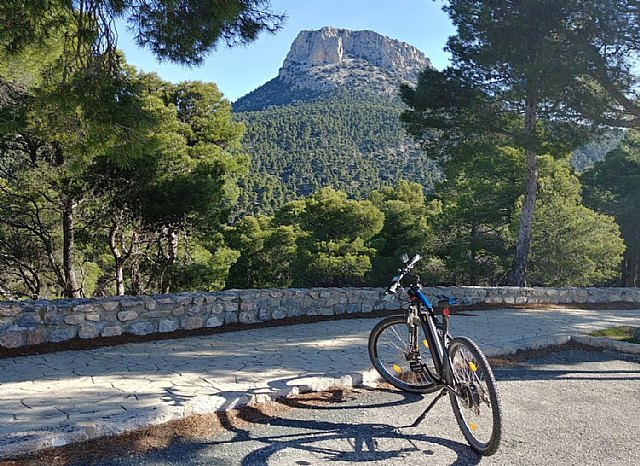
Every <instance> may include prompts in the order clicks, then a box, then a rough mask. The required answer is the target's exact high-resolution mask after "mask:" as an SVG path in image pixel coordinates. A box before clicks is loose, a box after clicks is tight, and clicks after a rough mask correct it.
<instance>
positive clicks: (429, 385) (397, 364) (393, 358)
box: [369, 315, 438, 393]
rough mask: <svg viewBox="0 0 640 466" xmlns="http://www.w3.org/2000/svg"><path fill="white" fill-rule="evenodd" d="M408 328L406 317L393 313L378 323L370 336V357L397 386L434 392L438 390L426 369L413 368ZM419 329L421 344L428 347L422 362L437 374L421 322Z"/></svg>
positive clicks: (414, 391)
mask: <svg viewBox="0 0 640 466" xmlns="http://www.w3.org/2000/svg"><path fill="white" fill-rule="evenodd" d="M409 331H410V327H409V325H408V324H407V317H406V316H402V315H397V316H391V317H387V318H385V319H383V320H381V321H380V322H378V323H377V324H376V325H375V327H373V330H371V334H370V335H369V358H370V359H371V363H372V364H373V367H375V369H376V370H377V371H378V373H379V374H380V375H381V376H382V378H383V379H384V380H386V381H387V382H389V383H390V384H391V385H393V386H394V387H396V388H399V389H400V390H403V391H405V392H412V393H432V392H434V391H435V390H437V389H438V386H437V385H436V384H435V382H434V381H433V379H432V378H431V377H429V375H428V374H427V373H426V372H424V371H422V372H417V371H414V370H412V369H411V367H410V364H409V362H410V361H409V359H410V358H409V357H408V352H409V351H410V344H409ZM417 331H418V342H419V345H420V346H422V348H423V349H424V350H425V351H422V352H421V354H420V356H421V357H422V356H424V359H421V362H422V364H426V365H427V366H428V367H429V370H431V371H432V372H433V373H435V368H434V366H433V362H432V359H431V353H430V352H429V350H428V349H427V348H426V339H425V338H424V334H423V331H422V328H421V326H420V325H418V326H417Z"/></svg>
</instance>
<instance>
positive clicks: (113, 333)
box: [100, 325, 123, 337]
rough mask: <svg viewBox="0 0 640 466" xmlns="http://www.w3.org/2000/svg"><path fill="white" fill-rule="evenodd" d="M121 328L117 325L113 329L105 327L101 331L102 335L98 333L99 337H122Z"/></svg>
mask: <svg viewBox="0 0 640 466" xmlns="http://www.w3.org/2000/svg"><path fill="white" fill-rule="evenodd" d="M122 331H123V330H122V327H120V326H119V325H116V326H114V327H105V328H103V329H102V333H100V336H102V337H117V336H120V335H122Z"/></svg>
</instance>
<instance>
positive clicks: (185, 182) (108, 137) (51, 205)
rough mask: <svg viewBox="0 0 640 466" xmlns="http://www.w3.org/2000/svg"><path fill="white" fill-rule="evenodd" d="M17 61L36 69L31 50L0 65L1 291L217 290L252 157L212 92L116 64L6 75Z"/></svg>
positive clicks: (233, 256)
mask: <svg viewBox="0 0 640 466" xmlns="http://www.w3.org/2000/svg"><path fill="white" fill-rule="evenodd" d="M51 50H52V52H51V53H60V50H59V49H56V48H52V49H51ZM38 53H40V52H38ZM20 57H23V58H24V60H25V63H26V66H32V64H33V63H34V62H33V60H32V55H31V54H29V53H28V51H25V52H23V54H22V55H21V56H13V57H10V58H7V59H6V60H5V59H3V60H2V61H0V63H1V64H2V65H1V66H0V71H2V73H3V74H2V75H0V77H1V80H0V82H2V83H3V86H4V87H3V89H5V90H7V92H6V93H4V94H2V95H3V96H5V97H7V98H5V99H3V100H2V101H0V105H2V109H3V110H4V109H5V108H6V109H11V110H10V112H4V111H3V112H2V115H3V117H2V121H0V129H1V130H2V132H1V133H0V188H1V189H0V196H1V197H2V198H3V201H4V203H3V206H2V208H1V209H2V213H3V214H6V215H2V219H1V220H0V251H2V253H1V254H0V257H2V258H3V260H1V261H0V287H1V289H0V292H2V293H3V294H5V295H7V296H33V297H40V296H48V297H51V296H60V295H65V296H77V295H88V294H92V293H97V294H105V293H110V292H111V291H110V287H111V286H112V285H111V283H115V285H116V286H115V291H116V293H118V294H122V293H124V292H129V293H142V292H167V291H172V290H173V291H175V290H178V289H194V288H200V289H202V288H204V289H219V288H222V287H223V286H224V281H225V278H226V276H227V273H228V270H229V267H230V266H231V264H232V263H233V262H234V261H235V260H237V256H238V253H237V252H235V251H232V250H230V249H229V248H227V247H226V246H225V245H224V242H223V239H222V237H221V236H220V235H219V234H218V233H216V232H217V231H218V230H219V229H220V227H221V225H222V224H223V223H225V222H226V220H227V216H228V215H229V211H230V209H231V208H232V206H233V203H234V200H235V197H236V196H237V190H236V188H235V184H236V180H237V177H238V176H239V175H240V174H241V173H242V172H243V171H244V170H245V169H246V162H247V160H246V157H245V156H244V155H242V153H241V152H240V151H241V146H240V139H241V137H242V133H243V126H242V125H241V124H239V123H235V122H233V121H231V106H230V103H229V102H228V101H226V100H225V99H223V97H222V95H221V93H220V92H219V91H218V89H217V88H216V86H215V85H213V84H203V83H184V84H178V85H173V84H169V83H164V82H162V81H160V80H159V79H158V78H157V77H155V76H153V75H139V74H137V73H135V71H134V70H132V69H130V68H128V67H126V66H124V64H123V65H122V67H121V68H120V71H119V72H118V73H117V74H116V75H114V74H109V75H104V76H103V75H100V74H96V73H79V74H73V75H70V76H68V77H67V78H66V79H64V80H62V81H61V80H60V74H61V73H63V72H64V69H62V68H60V67H58V66H57V65H55V63H56V60H55V59H49V60H42V64H41V66H33V69H32V70H31V71H30V73H31V75H32V77H29V75H28V73H27V72H26V71H23V72H22V73H16V72H14V70H16V69H17V68H18V67H19V64H18V62H19V59H20ZM36 65H37V64H36ZM27 84H28V86H29V87H26V86H27ZM21 237H22V238H23V240H22V242H23V243H24V246H20V247H18V243H17V241H18V238H21ZM109 256H110V257H111V258H110V259H108V258H109Z"/></svg>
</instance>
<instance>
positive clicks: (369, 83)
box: [233, 26, 432, 112]
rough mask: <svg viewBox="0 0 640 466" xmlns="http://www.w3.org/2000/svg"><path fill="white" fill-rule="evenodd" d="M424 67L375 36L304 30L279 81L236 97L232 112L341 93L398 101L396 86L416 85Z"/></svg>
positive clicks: (422, 59) (405, 48)
mask: <svg viewBox="0 0 640 466" xmlns="http://www.w3.org/2000/svg"><path fill="white" fill-rule="evenodd" d="M427 67H432V65H431V61H430V60H429V59H428V58H427V57H426V56H425V54H424V53H423V52H421V51H420V50H418V49H417V48H415V47H413V46H412V45H410V44H407V43H406V42H402V41H399V40H397V39H391V38H389V37H387V36H384V35H382V34H378V33H377V32H374V31H352V30H348V29H338V28H334V27H330V26H326V27H324V28H322V29H320V30H317V31H307V30H305V31H301V32H300V33H299V34H298V36H297V37H296V39H295V40H294V41H293V43H292V45H291V48H290V50H289V52H288V53H287V56H286V57H285V59H284V62H283V64H282V67H281V68H280V69H279V72H278V76H276V77H275V78H273V79H271V80H270V81H268V82H267V83H265V84H264V85H262V86H260V87H258V88H257V89H255V90H253V91H252V92H250V93H248V94H246V95H245V96H242V97H240V98H239V99H238V100H237V101H236V102H234V104H233V108H234V111H238V112H241V111H252V110H263V109H265V108H269V107H270V106H277V105H287V104H289V103H292V102H295V101H298V100H310V99H313V98H315V97H317V96H319V95H321V94H323V93H326V92H332V91H335V90H337V89H344V88H346V89H348V90H349V91H351V92H361V93H364V94H376V95H388V96H390V97H392V98H396V99H397V98H398V88H399V85H400V84H401V83H408V84H415V83H416V82H417V79H418V75H419V73H420V72H421V71H422V70H423V69H425V68H427Z"/></svg>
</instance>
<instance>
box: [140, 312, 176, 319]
mask: <svg viewBox="0 0 640 466" xmlns="http://www.w3.org/2000/svg"><path fill="white" fill-rule="evenodd" d="M169 314H170V313H169V312H167V311H149V312H145V313H143V314H142V317H145V318H147V319H159V318H161V317H167V316H168V315H169Z"/></svg>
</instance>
